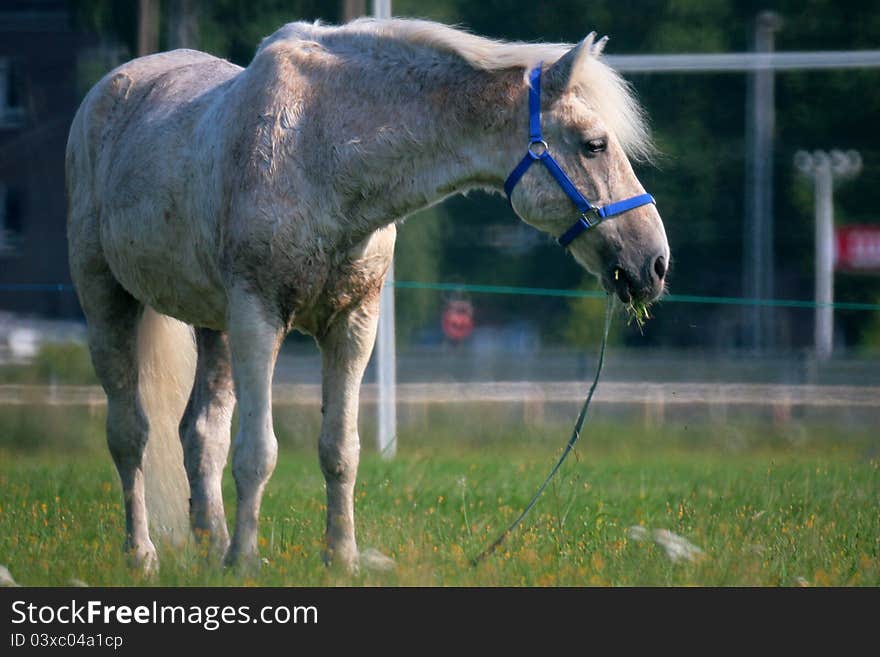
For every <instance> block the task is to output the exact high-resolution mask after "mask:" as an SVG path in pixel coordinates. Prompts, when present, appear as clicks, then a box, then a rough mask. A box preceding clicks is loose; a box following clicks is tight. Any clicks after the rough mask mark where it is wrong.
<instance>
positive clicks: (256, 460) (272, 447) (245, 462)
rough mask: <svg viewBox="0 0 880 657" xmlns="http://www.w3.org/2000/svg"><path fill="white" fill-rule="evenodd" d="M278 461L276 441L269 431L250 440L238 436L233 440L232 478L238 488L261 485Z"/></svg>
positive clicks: (269, 475)
mask: <svg viewBox="0 0 880 657" xmlns="http://www.w3.org/2000/svg"><path fill="white" fill-rule="evenodd" d="M277 460H278V441H277V440H276V438H275V434H274V433H273V432H271V431H266V432H263V433H262V434H261V435H259V436H251V437H250V439H247V438H245V436H243V435H242V434H239V435H238V436H237V437H236V439H235V454H234V456H233V459H232V476H233V478H234V479H235V483H236V485H238V486H239V487H241V486H247V485H249V484H250V485H262V484H264V483H266V481H268V479H269V477H271V476H272V473H273V472H274V471H275V463H276V461H277Z"/></svg>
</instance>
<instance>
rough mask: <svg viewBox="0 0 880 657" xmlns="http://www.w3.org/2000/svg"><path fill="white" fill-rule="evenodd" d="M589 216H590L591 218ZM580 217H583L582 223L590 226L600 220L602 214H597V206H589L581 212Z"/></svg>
mask: <svg viewBox="0 0 880 657" xmlns="http://www.w3.org/2000/svg"><path fill="white" fill-rule="evenodd" d="M590 217H592V220H591V219H590ZM581 219H583V221H584V223H585V224H587V226H588V227H589V228H592V227H593V226H595V225H596V224H598V223H600V222H601V221H602V215H600V214H599V209H598V208H590V209H589V210H587V211H585V212H581Z"/></svg>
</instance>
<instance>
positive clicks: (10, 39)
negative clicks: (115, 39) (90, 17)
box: [0, 0, 89, 317]
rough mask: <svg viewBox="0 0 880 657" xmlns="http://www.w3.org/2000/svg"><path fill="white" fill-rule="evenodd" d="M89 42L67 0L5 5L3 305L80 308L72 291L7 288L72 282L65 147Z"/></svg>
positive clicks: (0, 142) (0, 224) (0, 128)
mask: <svg viewBox="0 0 880 657" xmlns="http://www.w3.org/2000/svg"><path fill="white" fill-rule="evenodd" d="M88 46H89V44H88V43H86V41H85V39H84V38H83V37H82V36H80V35H78V34H76V33H75V31H74V29H73V27H72V20H71V16H70V12H69V9H68V7H67V3H66V2H64V1H63V0H30V1H28V2H16V1H8V0H7V1H5V2H3V3H0V310H7V311H13V312H17V313H26V314H32V315H40V316H49V317H64V316H67V317H69V316H75V315H77V314H78V313H79V306H78V304H77V301H76V297H75V295H74V294H73V292H71V291H65V292H57V291H47V290H39V289H29V290H27V291H22V290H11V289H8V288H9V286H11V285H18V284H23V283H26V284H56V283H69V282H70V273H69V271H68V266H67V244H66V239H65V212H66V209H65V208H66V202H65V192H64V150H65V145H66V143H67V133H68V129H69V127H70V123H71V121H72V119H73V115H74V113H75V112H76V108H77V105H78V103H79V98H80V96H79V89H78V83H77V80H78V75H77V73H78V70H77V69H78V61H79V58H78V53H79V52H80V51H81V50H82V49H83V48H84V47H88Z"/></svg>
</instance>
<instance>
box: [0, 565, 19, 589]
mask: <svg viewBox="0 0 880 657" xmlns="http://www.w3.org/2000/svg"><path fill="white" fill-rule="evenodd" d="M0 586H18V583H17V582H16V581H15V580H14V579H12V573H10V572H9V569H8V568H7V567H6V566H0Z"/></svg>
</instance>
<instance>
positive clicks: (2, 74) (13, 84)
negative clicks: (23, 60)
mask: <svg viewBox="0 0 880 657" xmlns="http://www.w3.org/2000/svg"><path fill="white" fill-rule="evenodd" d="M21 86H22V85H21V65H20V63H19V62H17V61H16V60H15V59H13V58H11V57H0V128H17V127H19V126H22V125H24V118H25V113H24V106H23V105H22V93H21Z"/></svg>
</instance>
